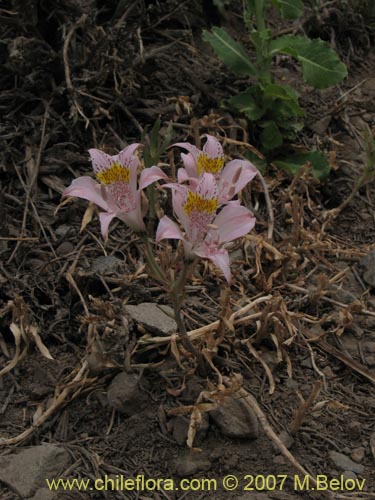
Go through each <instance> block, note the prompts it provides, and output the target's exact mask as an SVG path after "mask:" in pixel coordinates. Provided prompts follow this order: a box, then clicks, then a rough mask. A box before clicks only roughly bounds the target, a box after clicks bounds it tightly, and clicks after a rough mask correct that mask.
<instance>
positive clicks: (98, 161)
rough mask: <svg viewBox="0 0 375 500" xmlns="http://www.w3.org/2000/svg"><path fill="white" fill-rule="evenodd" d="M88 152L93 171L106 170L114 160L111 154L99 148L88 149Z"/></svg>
mask: <svg viewBox="0 0 375 500" xmlns="http://www.w3.org/2000/svg"><path fill="white" fill-rule="evenodd" d="M89 154H90V158H91V162H92V166H93V168H94V172H95V173H98V172H103V171H104V170H107V169H108V168H109V167H110V166H111V165H113V163H114V162H115V160H114V159H113V157H112V156H110V155H107V153H104V151H100V149H89Z"/></svg>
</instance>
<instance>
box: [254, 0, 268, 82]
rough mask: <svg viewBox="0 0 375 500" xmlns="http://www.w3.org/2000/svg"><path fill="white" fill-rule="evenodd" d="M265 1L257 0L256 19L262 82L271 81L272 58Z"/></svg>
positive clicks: (256, 46)
mask: <svg viewBox="0 0 375 500" xmlns="http://www.w3.org/2000/svg"><path fill="white" fill-rule="evenodd" d="M264 11H265V3H264V0H255V20H256V25H257V29H256V32H255V36H254V43H255V50H256V56H257V63H258V69H259V77H258V79H259V82H260V83H261V84H268V83H271V81H272V77H271V68H270V64H271V60H270V55H269V48H268V44H269V40H268V37H267V27H266V23H265V20H264V19H265V17H264V14H265V12H264Z"/></svg>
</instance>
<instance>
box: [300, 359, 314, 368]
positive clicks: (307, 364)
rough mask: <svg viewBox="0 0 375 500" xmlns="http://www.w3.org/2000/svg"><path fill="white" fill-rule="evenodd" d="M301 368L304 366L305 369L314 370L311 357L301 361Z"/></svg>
mask: <svg viewBox="0 0 375 500" xmlns="http://www.w3.org/2000/svg"><path fill="white" fill-rule="evenodd" d="M301 366H303V367H304V368H312V367H313V366H312V362H311V358H310V356H309V357H308V358H305V359H303V360H302V361H301Z"/></svg>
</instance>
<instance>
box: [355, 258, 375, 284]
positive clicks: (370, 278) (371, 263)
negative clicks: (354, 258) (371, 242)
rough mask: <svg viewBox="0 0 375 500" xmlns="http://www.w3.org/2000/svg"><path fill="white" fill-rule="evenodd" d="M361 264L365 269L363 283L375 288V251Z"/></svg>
mask: <svg viewBox="0 0 375 500" xmlns="http://www.w3.org/2000/svg"><path fill="white" fill-rule="evenodd" d="M359 264H360V265H361V266H362V268H363V272H362V278H363V281H364V282H365V283H367V284H368V285H370V286H371V287H375V250H373V251H372V252H369V253H368V254H367V255H365V256H364V257H363V258H362V259H361V260H360V261H359Z"/></svg>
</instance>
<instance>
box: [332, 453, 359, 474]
mask: <svg viewBox="0 0 375 500" xmlns="http://www.w3.org/2000/svg"><path fill="white" fill-rule="evenodd" d="M328 455H329V458H330V459H331V461H332V462H333V464H334V465H335V466H336V467H337V468H338V469H340V470H343V471H348V470H349V471H351V472H356V473H357V474H363V472H364V470H365V468H364V466H363V465H360V464H356V463H355V462H353V460H351V459H350V458H349V457H347V456H346V455H344V454H343V453H338V452H337V451H330V452H329V454H328Z"/></svg>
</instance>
